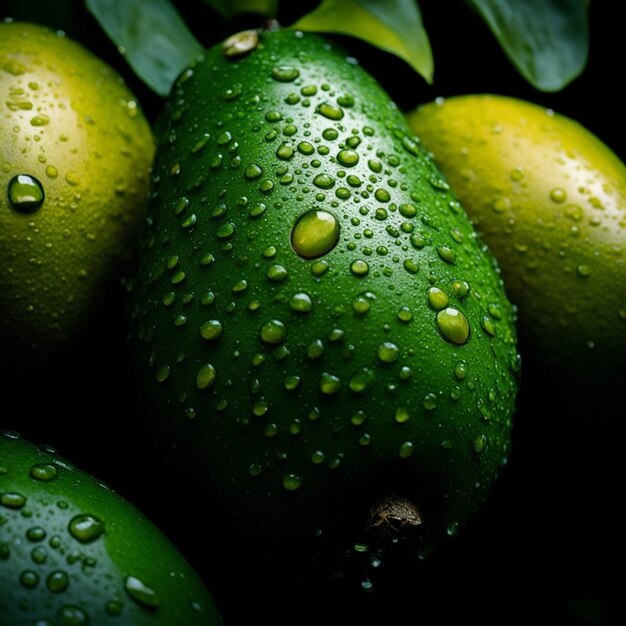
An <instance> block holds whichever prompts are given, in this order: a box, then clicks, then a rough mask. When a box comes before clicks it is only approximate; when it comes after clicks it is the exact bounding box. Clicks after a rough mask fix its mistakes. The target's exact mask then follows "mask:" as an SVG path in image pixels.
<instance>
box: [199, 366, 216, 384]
mask: <svg viewBox="0 0 626 626" xmlns="http://www.w3.org/2000/svg"><path fill="white" fill-rule="evenodd" d="M216 375H217V372H216V370H215V368H214V367H213V365H211V364H210V363H207V364H205V365H203V366H202V367H201V368H200V369H199V370H198V373H197V374H196V387H198V389H207V388H209V387H211V385H213V384H214V383H215V377H216Z"/></svg>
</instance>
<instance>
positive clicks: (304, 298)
mask: <svg viewBox="0 0 626 626" xmlns="http://www.w3.org/2000/svg"><path fill="white" fill-rule="evenodd" d="M289 308H290V309H291V310H292V311H295V312H296V313H309V312H310V311H311V310H312V309H313V302H312V300H311V296H309V294H308V293H305V292H304V291H301V292H299V293H296V294H294V295H293V297H292V298H291V300H290V301H289Z"/></svg>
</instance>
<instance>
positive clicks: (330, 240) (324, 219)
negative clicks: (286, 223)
mask: <svg viewBox="0 0 626 626" xmlns="http://www.w3.org/2000/svg"><path fill="white" fill-rule="evenodd" d="M337 241H339V224H338V222H337V219H336V218H335V216H334V215H332V214H331V213H328V212H327V211H309V212H307V213H305V214H304V215H302V216H300V218H299V219H298V221H297V222H296V223H295V225H294V227H293V229H292V231H291V245H292V246H293V249H294V250H295V251H296V252H297V253H298V254H299V255H300V256H301V257H303V258H305V259H315V258H317V257H319V256H322V255H323V254H327V253H328V252H330V251H331V250H332V249H333V248H334V247H335V246H336V245H337Z"/></svg>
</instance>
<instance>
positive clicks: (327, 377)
mask: <svg viewBox="0 0 626 626" xmlns="http://www.w3.org/2000/svg"><path fill="white" fill-rule="evenodd" d="M340 389H341V381H340V380H339V378H338V377H337V376H335V375H334V374H331V373H329V372H322V375H321V376H320V391H321V392H322V393H323V394H326V395H332V394H335V393H337V392H338V391H339V390H340Z"/></svg>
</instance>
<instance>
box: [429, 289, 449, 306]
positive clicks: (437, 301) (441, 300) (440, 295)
mask: <svg viewBox="0 0 626 626" xmlns="http://www.w3.org/2000/svg"><path fill="white" fill-rule="evenodd" d="M448 301H449V298H448V294H447V293H446V292H445V291H442V290H441V289H439V287H431V288H430V289H429V290H428V304H430V306H432V307H433V309H435V311H440V310H441V309H445V308H446V307H447V306H448Z"/></svg>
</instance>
